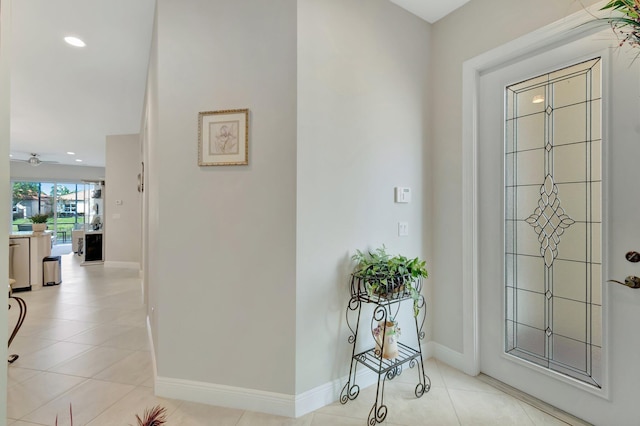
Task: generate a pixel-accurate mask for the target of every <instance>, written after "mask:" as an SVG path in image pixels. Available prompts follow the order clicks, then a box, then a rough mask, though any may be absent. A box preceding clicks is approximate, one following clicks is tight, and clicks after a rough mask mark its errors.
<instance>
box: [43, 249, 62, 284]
mask: <svg viewBox="0 0 640 426" xmlns="http://www.w3.org/2000/svg"><path fill="white" fill-rule="evenodd" d="M61 282H62V272H61V270H60V256H47V257H45V258H44V259H42V285H45V286H47V285H58V284H60V283H61Z"/></svg>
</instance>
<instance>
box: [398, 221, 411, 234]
mask: <svg viewBox="0 0 640 426" xmlns="http://www.w3.org/2000/svg"><path fill="white" fill-rule="evenodd" d="M408 235H409V223H408V222H398V236H399V237H407V236H408Z"/></svg>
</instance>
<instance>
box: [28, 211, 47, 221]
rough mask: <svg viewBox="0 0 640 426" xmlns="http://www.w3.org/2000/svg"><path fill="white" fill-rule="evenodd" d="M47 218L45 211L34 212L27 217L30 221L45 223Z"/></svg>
mask: <svg viewBox="0 0 640 426" xmlns="http://www.w3.org/2000/svg"><path fill="white" fill-rule="evenodd" d="M47 219H49V215H48V214H46V213H42V214H34V215H33V216H31V217H30V218H29V220H30V221H31V222H32V223H47Z"/></svg>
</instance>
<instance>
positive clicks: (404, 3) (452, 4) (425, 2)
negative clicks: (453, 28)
mask: <svg viewBox="0 0 640 426" xmlns="http://www.w3.org/2000/svg"><path fill="white" fill-rule="evenodd" d="M469 1H470V0H391V2H393V3H395V4H397V5H398V6H400V7H402V8H404V9H407V10H408V11H409V12H411V13H413V14H414V15H417V16H419V17H421V18H422V19H424V20H425V21H427V22H429V23H431V24H433V23H434V22H436V21H437V20H439V19H440V18H443V17H445V16H446V15H448V14H449V13H451V12H453V11H454V10H456V9H457V8H459V7H460V6H462V5H464V4H466V3H468V2H469Z"/></svg>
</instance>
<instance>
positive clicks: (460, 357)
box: [428, 342, 468, 372]
mask: <svg viewBox="0 0 640 426" xmlns="http://www.w3.org/2000/svg"><path fill="white" fill-rule="evenodd" d="M428 345H429V349H430V350H429V352H430V355H431V356H432V357H433V358H435V359H437V360H438V361H442V362H444V363H445V364H447V365H449V366H451V367H453V368H455V369H456V370H460V371H464V372H466V371H467V364H468V363H467V360H466V359H465V356H464V354H462V353H460V352H457V351H454V350H453V349H451V348H448V347H447V346H444V345H441V344H440V343H437V342H429V343H428Z"/></svg>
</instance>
